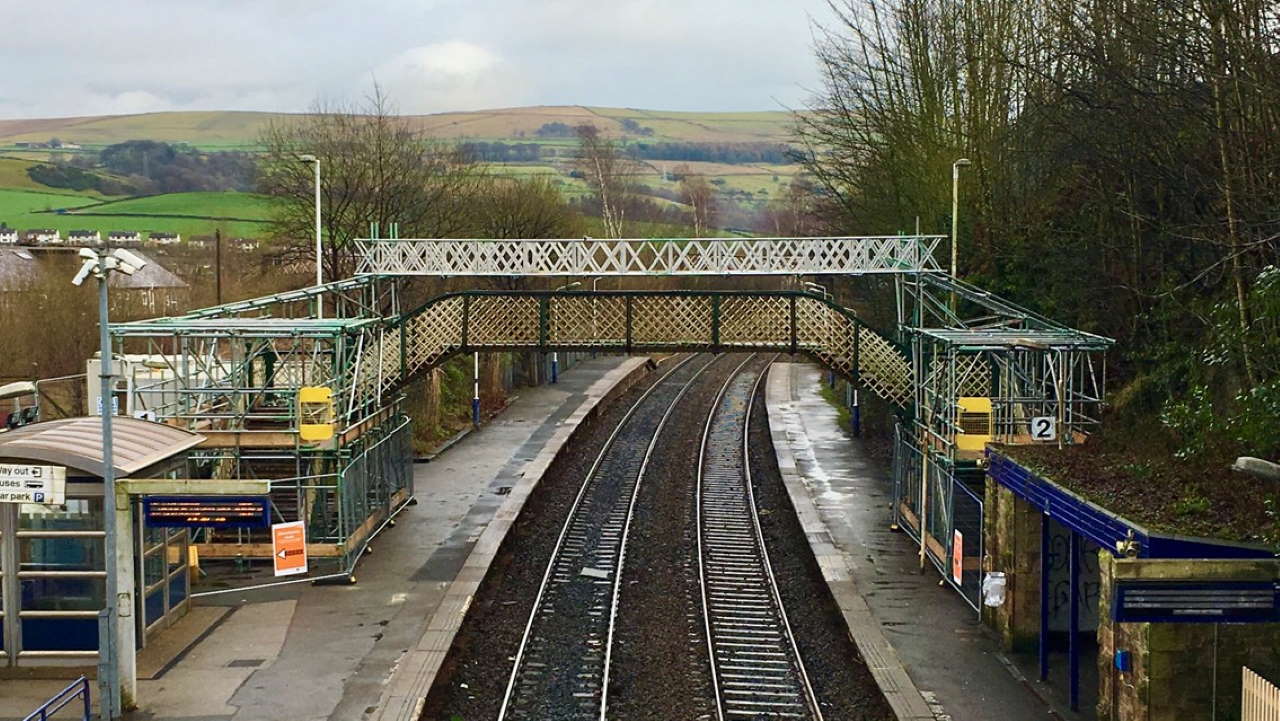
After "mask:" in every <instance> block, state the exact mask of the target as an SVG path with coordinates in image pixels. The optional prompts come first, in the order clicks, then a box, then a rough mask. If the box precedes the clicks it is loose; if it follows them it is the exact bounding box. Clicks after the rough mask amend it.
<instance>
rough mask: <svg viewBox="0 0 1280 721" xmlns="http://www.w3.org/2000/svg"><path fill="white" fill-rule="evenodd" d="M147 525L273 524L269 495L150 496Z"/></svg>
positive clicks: (145, 506) (146, 504) (145, 508)
mask: <svg viewBox="0 0 1280 721" xmlns="http://www.w3.org/2000/svg"><path fill="white" fill-rule="evenodd" d="M142 506H143V512H144V513H145V514H146V519H147V525H148V526H153V527H158V528H176V527H186V526H198V527H202V528H265V527H267V526H269V525H271V500H270V499H269V498H267V497H266V496H147V497H146V498H144V499H143V501H142Z"/></svg>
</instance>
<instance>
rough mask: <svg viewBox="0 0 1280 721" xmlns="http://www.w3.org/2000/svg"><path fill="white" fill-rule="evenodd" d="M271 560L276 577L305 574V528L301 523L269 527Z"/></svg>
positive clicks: (278, 524) (279, 524) (294, 522)
mask: <svg viewBox="0 0 1280 721" xmlns="http://www.w3.org/2000/svg"><path fill="white" fill-rule="evenodd" d="M271 560H272V561H273V562H274V563H275V568H276V575H277V576H293V575H295V574H299V573H306V572H307V526H306V524H305V523H303V522H302V521H292V522H290V523H277V524H275V525H273V526H271Z"/></svg>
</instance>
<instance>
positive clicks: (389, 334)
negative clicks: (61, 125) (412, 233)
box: [110, 236, 1111, 549]
mask: <svg viewBox="0 0 1280 721" xmlns="http://www.w3.org/2000/svg"><path fill="white" fill-rule="evenodd" d="M944 241H945V237H944V236H875V237H824V238H734V239H644V240H600V239H593V238H581V239H557V240H493V239H466V240H450V239H399V238H391V239H383V238H370V239H365V240H361V241H358V242H357V244H356V245H357V248H358V249H359V252H360V261H359V271H360V272H359V273H358V274H357V275H356V276H355V277H353V278H349V279H345V280H341V281H338V282H333V283H328V284H325V285H320V286H314V287H309V288H303V289H299V290H296V291H290V292H287V293H280V294H275V295H271V296H266V297H262V298H256V299H251V300H247V301H241V302H236V303H228V304H224V305H220V306H215V307H212V308H205V309H201V310H197V311H192V312H190V313H185V314H183V315H179V316H173V317H166V318H155V319H149V320H142V321H136V322H129V323H116V324H112V325H111V327H110V331H111V334H112V336H113V338H114V339H115V342H116V344H117V351H119V352H121V353H129V354H141V355H142V356H143V357H145V358H147V359H148V360H147V367H148V368H150V369H153V370H154V372H153V373H152V374H151V375H149V376H148V377H149V378H153V379H154V380H151V381H149V382H137V383H131V384H130V388H129V392H130V393H132V394H133V395H134V396H135V398H136V400H137V403H135V404H134V406H135V407H142V408H145V409H146V410H147V411H148V413H149V414H152V415H153V417H155V418H157V419H159V420H161V421H164V422H167V423H171V424H175V425H180V426H183V427H187V428H191V429H194V430H198V431H200V432H201V433H202V434H203V435H205V436H206V438H208V440H207V441H206V443H205V448H204V449H203V453H204V456H203V458H202V459H201V460H202V461H203V462H204V463H206V464H207V465H208V466H209V468H210V472H212V473H214V474H215V475H216V476H218V477H241V476H248V477H270V478H276V477H288V478H290V479H292V480H293V483H294V486H293V489H294V491H295V492H294V494H293V495H294V500H293V501H291V504H292V505H290V509H291V510H290V513H296V514H297V515H299V516H304V515H305V516H307V517H309V518H311V519H313V520H314V521H315V525H316V530H315V531H313V533H312V537H315V536H317V535H319V536H320V537H324V538H328V539H330V540H331V541H332V542H333V543H335V544H336V547H338V548H341V549H347V548H351V547H353V546H352V544H351V543H350V540H351V539H352V538H355V537H357V536H358V535H359V533H361V532H362V529H361V528H360V527H359V526H360V523H359V522H358V521H356V520H352V519H360V518H365V517H366V516H367V515H368V514H367V513H366V508H365V505H367V504H377V503H387V502H388V501H387V499H386V498H382V497H381V496H380V495H379V494H377V493H372V492H368V490H367V489H368V487H369V484H371V483H374V482H375V481H378V482H380V481H379V479H382V478H385V477H389V476H394V477H397V478H400V477H403V476H405V475H406V473H405V471H404V470H403V469H393V468H391V466H389V465H387V464H394V463H400V462H401V459H399V457H400V456H403V455H404V454H405V453H407V451H406V450H405V449H407V448H408V445H409V444H408V440H407V434H408V430H407V426H408V424H407V420H406V414H405V412H404V405H403V400H402V398H403V393H402V391H403V390H404V389H405V388H406V386H407V385H408V384H409V383H410V382H411V381H413V380H414V379H415V378H418V377H421V376H423V375H424V374H426V373H429V372H430V371H431V369H433V368H436V367H438V366H440V365H441V364H443V363H445V362H447V361H448V359H449V358H450V357H452V356H455V355H457V354H460V353H471V352H494V351H534V352H539V351H557V350H559V351H566V350H600V351H608V352H627V353H630V352H636V353H641V352H657V351H711V352H726V351H770V352H782V353H795V354H803V355H805V356H808V357H810V358H812V359H814V360H815V361H817V362H819V363H821V364H823V365H825V366H826V367H828V368H830V369H831V370H832V371H834V372H835V373H837V374H839V375H841V376H843V377H845V378H847V379H848V380H849V381H851V382H852V383H854V384H855V385H856V386H858V387H861V388H864V389H866V390H868V391H870V392H873V393H875V394H876V395H878V396H880V397H881V398H883V399H884V400H885V401H887V402H888V403H889V404H890V405H891V406H892V407H893V408H895V409H897V411H898V414H899V419H900V422H901V423H902V424H903V427H905V428H907V429H908V430H909V434H908V435H909V436H910V438H911V439H912V440H911V443H912V446H913V448H914V449H915V451H916V452H917V453H918V454H923V455H924V456H925V458H926V461H925V462H924V463H923V464H917V465H916V466H910V468H913V469H916V470H913V471H911V472H912V473H917V474H918V476H919V477H920V478H924V479H926V481H927V480H928V479H929V478H931V477H932V475H931V474H934V473H935V469H939V468H941V469H943V471H942V473H943V475H942V477H940V480H938V481H937V482H938V483H944V482H945V481H946V480H947V479H950V478H951V477H952V473H953V469H954V468H955V462H956V460H957V459H958V458H960V457H961V456H963V455H964V454H965V453H967V452H971V450H970V449H971V448H972V447H973V445H974V443H975V442H976V443H977V447H978V448H981V444H982V442H984V441H985V440H996V441H1003V442H1019V441H1020V440H1025V439H1026V438H1027V436H1028V434H1029V430H1028V428H1029V426H1028V422H1029V421H1030V419H1032V418H1037V417H1052V418H1054V419H1056V421H1057V424H1056V427H1057V431H1058V437H1059V439H1060V442H1067V443H1070V442H1076V441H1078V440H1080V439H1082V438H1083V437H1084V435H1085V434H1087V433H1088V432H1089V430H1090V429H1091V428H1092V427H1093V426H1094V425H1096V423H1097V407H1098V404H1099V403H1100V401H1101V398H1102V394H1103V390H1104V373H1103V366H1102V359H1101V356H1102V352H1103V351H1105V350H1106V349H1107V348H1108V347H1109V346H1110V344H1111V341H1110V340H1108V339H1106V338H1102V337H1099V336H1096V335H1093V334H1090V333H1087V332H1084V331H1080V330H1076V329H1072V328H1069V327H1066V326H1064V325H1062V324H1060V323H1057V322H1055V321H1053V320H1051V319H1049V318H1045V317H1044V316H1041V315H1039V314H1036V313H1034V312H1032V311H1030V310H1027V309H1025V308H1022V307H1020V306H1018V305H1016V304H1014V303H1012V302H1009V301H1007V300H1004V299H1002V298H999V297H997V296H995V295H993V294H991V293H988V292H986V291H983V290H982V289H980V288H976V287H974V286H972V285H968V284H966V283H963V282H961V281H958V280H956V279H954V278H951V277H950V276H949V275H947V274H946V273H945V272H944V271H942V270H941V267H940V266H939V264H938V262H937V260H936V258H935V253H936V252H937V251H938V249H939V247H940V246H941V245H942V244H943V243H944ZM421 276H434V277H441V278H443V277H448V278H453V279H455V281H454V283H455V285H456V283H457V280H456V279H467V278H474V279H475V281H476V283H477V284H480V283H482V282H483V283H490V282H491V281H490V280H486V279H493V278H512V277H590V276H595V277H599V276H614V277H654V276H681V277H688V276H719V277H734V276H829V277H830V276H836V277H841V278H845V279H856V278H858V277H864V276H877V277H881V278H885V279H889V280H891V281H892V284H893V290H894V298H895V301H894V303H895V306H896V324H895V327H892V328H873V327H871V326H870V325H868V324H867V323H866V322H864V321H863V319H862V318H860V317H859V315H858V314H857V313H856V312H855V311H854V310H853V309H850V308H847V307H843V306H841V305H839V304H838V303H836V302H834V301H833V300H832V299H831V298H830V297H828V296H826V295H819V294H814V293H810V292H804V291H796V290H768V291H747V290H706V291H703V290H697V291H694V290H671V291H659V290H627V291H601V292H594V291H592V292H587V291H577V290H561V291H482V290H465V291H459V292H452V293H445V294H442V295H438V296H436V297H432V298H428V299H426V300H425V301H424V302H417V303H416V304H412V305H411V304H410V303H408V302H407V299H409V298H412V297H414V294H415V292H416V293H417V294H418V296H417V297H419V298H420V297H421V290H420V289H419V288H417V287H416V286H415V278H416V277H421ZM317 387H319V388H323V389H327V390H326V391H325V392H326V394H331V397H332V404H333V419H332V420H333V425H334V426H335V428H336V432H335V433H334V434H333V435H332V437H331V438H328V439H325V440H323V441H312V442H309V441H304V440H302V439H301V438H300V435H299V430H300V427H301V426H302V425H304V424H303V420H304V418H303V414H302V412H301V408H300V402H299V399H298V391H299V389H301V388H311V389H314V388H317ZM975 398H976V399H979V400H980V401H981V403H980V404H979V405H978V406H977V409H978V413H977V414H976V415H975V412H974V406H972V405H971V404H970V405H966V403H968V401H966V400H965V399H975ZM966 444H967V445H966ZM388 449H396V450H395V451H394V452H392V451H390V450H388ZM930 459H933V460H936V461H938V462H937V463H934V462H933V460H930ZM907 460H910V459H907ZM920 466H923V467H922V468H921V467H920ZM902 467H903V468H907V467H908V465H907V464H904V465H903V466H902ZM929 482H932V481H929ZM273 483H274V481H273ZM922 485H923V482H922ZM273 487H274V486H273ZM348 488H354V489H356V490H352V491H348V490H347V489H348ZM409 490H411V489H409ZM403 491H404V488H403V484H401V488H400V491H399V492H400V493H401V496H402V495H403ZM927 493H928V489H922V493H921V495H927ZM382 495H386V494H382ZM401 496H396V497H401ZM920 503H921V504H923V502H922V501H921V502H920ZM931 510H932V509H931ZM284 515H288V514H284ZM942 520H943V521H945V522H949V519H947V518H943V519H942ZM926 521H928V519H926Z"/></svg>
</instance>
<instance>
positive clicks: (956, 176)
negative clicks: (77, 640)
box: [951, 158, 973, 313]
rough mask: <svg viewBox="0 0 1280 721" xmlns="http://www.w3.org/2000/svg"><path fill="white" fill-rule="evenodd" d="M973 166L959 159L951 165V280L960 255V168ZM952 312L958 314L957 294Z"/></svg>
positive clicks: (966, 159)
mask: <svg viewBox="0 0 1280 721" xmlns="http://www.w3.org/2000/svg"><path fill="white" fill-rule="evenodd" d="M970 165H973V161H972V160H969V159H968V158H959V159H957V160H956V162H954V163H952V164H951V279H952V280H955V279H956V278H957V276H956V260H957V259H958V258H959V254H958V253H957V252H956V251H957V248H956V239H957V238H958V237H959V235H960V168H964V167H968V166H970ZM951 312H952V313H955V312H956V294H955V293H954V292H952V294H951Z"/></svg>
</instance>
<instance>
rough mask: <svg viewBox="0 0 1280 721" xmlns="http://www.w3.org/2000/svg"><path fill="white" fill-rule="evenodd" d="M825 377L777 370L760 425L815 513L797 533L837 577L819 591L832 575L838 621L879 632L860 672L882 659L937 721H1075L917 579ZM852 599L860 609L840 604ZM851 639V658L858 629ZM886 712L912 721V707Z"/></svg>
mask: <svg viewBox="0 0 1280 721" xmlns="http://www.w3.org/2000/svg"><path fill="white" fill-rule="evenodd" d="M824 376H825V372H824V371H821V370H820V369H819V368H818V367H817V366H814V365H808V364H799V363H782V364H776V365H775V366H774V367H773V369H772V370H771V373H770V383H769V386H768V391H769V396H768V405H769V418H770V426H771V427H773V430H774V444H775V447H776V450H777V452H778V456H779V466H780V468H781V470H782V472H783V475H784V478H785V476H786V475H787V473H788V470H787V468H785V467H783V466H784V462H785V463H787V464H790V465H791V466H792V467H793V471H792V472H793V473H795V474H797V475H798V476H799V478H800V479H801V482H802V484H803V487H804V489H805V490H806V491H807V495H808V499H807V500H809V501H810V502H811V505H810V506H809V508H812V509H816V515H817V519H816V520H817V521H819V522H820V523H819V525H817V526H815V527H812V528H811V526H810V524H808V523H806V526H805V527H806V531H807V532H808V534H809V537H810V541H811V543H812V544H813V546H814V548H815V553H817V554H818V556H819V560H820V561H821V562H822V565H823V568H824V572H827V571H828V570H829V568H831V567H834V568H835V569H836V570H835V572H834V573H833V574H829V576H828V580H829V582H830V580H831V576H832V575H834V576H835V577H836V578H837V579H838V580H839V581H840V582H842V583H843V584H844V587H843V588H838V587H839V586H840V585H841V584H832V586H833V591H836V596H837V602H838V603H840V605H841V608H842V610H844V611H845V614H846V618H850V610H851V609H852V610H853V611H854V614H853V615H854V616H856V615H857V614H858V613H859V612H860V613H863V614H865V613H866V612H868V611H869V614H870V615H869V618H868V619H866V620H867V621H868V622H873V623H875V624H878V626H879V631H880V633H881V637H882V638H883V639H884V640H886V641H887V643H888V646H890V647H891V648H890V649H889V651H885V650H884V649H879V651H878V653H877V654H876V657H874V658H873V657H872V656H868V654H867V653H866V652H865V651H864V656H868V658H867V661H868V663H869V664H875V663H879V662H881V659H880V658H879V656H882V655H884V654H885V653H890V652H891V653H890V656H889V658H888V665H890V666H891V665H892V664H893V663H895V662H896V663H900V664H901V666H902V667H903V668H905V670H906V674H907V675H908V676H909V677H910V678H909V680H910V683H911V684H912V685H913V686H914V687H915V688H916V689H918V693H919V695H920V696H922V697H923V699H924V700H925V701H926V702H927V704H928V705H929V707H930V711H931V713H932V715H933V717H934V718H937V719H939V720H940V721H941V720H943V719H950V721H1033V720H1035V719H1053V718H1060V719H1077V718H1079V717H1077V716H1075V715H1074V714H1070V713H1069V712H1065V711H1063V710H1062V709H1060V708H1053V707H1051V706H1050V705H1048V704H1047V703H1046V701H1044V700H1043V699H1044V698H1048V696H1047V693H1046V692H1047V689H1043V688H1036V686H1037V685H1038V684H1036V683H1032V682H1029V681H1027V680H1025V678H1024V677H1023V676H1022V674H1021V673H1019V672H1018V671H1017V669H1016V668H1015V667H1014V665H1013V664H1012V663H1010V661H1009V660H1008V659H1007V658H1006V657H1005V656H1004V655H1003V654H1002V653H1001V652H1000V649H999V647H998V645H997V642H996V639H995V637H994V635H993V634H990V633H988V632H987V631H986V629H985V628H984V627H983V626H982V625H981V624H979V623H978V619H977V614H976V613H975V612H974V611H973V609H972V608H970V607H969V606H968V605H967V604H966V603H965V602H964V601H963V600H962V599H961V598H960V597H959V596H957V595H956V594H955V592H954V591H952V590H951V589H950V587H946V586H939V584H938V581H939V577H938V574H937V572H936V571H935V569H934V568H933V566H932V565H928V566H927V568H926V569H925V571H924V572H923V573H922V572H921V571H920V563H919V556H918V546H916V545H915V544H914V543H913V542H912V541H911V539H910V538H908V537H907V536H906V535H904V534H902V533H899V532H895V531H892V530H890V528H889V525H890V523H891V516H890V496H891V491H892V480H891V477H890V475H889V471H888V469H884V468H880V467H878V466H877V465H876V464H874V463H873V462H871V461H870V460H869V459H868V458H867V456H866V453H865V452H864V450H863V447H862V444H861V441H860V440H859V439H857V438H853V437H852V436H851V434H850V433H849V431H848V429H846V428H843V427H841V426H840V424H839V422H838V417H837V414H836V409H835V408H833V407H832V406H831V405H830V404H829V403H827V402H826V400H825V399H823V398H822V396H821V395H819V387H820V385H821V383H822V382H823V377H824ZM796 506H797V511H799V512H800V513H801V519H802V522H803V521H806V520H809V521H813V520H815V519H806V518H805V515H806V514H805V510H804V508H803V504H802V503H797V504H796ZM831 554H835V555H834V556H832V555H831ZM824 556H827V557H826V558H824ZM843 574H847V575H848V578H847V579H845V578H843ZM851 589H856V594H857V595H858V596H860V599H861V603H858V602H857V600H856V599H849V598H844V599H843V600H842V598H841V596H842V594H843V595H845V596H847V595H848V594H849V593H850V592H851ZM859 606H864V607H865V609H866V610H864V611H860V609H859V608H858V607H859ZM851 630H852V631H853V633H854V636H855V640H858V641H859V646H860V648H861V647H862V641H861V640H860V639H857V638H856V637H857V635H858V629H851ZM872 640H873V641H874V639H872ZM878 680H879V679H878ZM907 696H908V697H909V694H908V695H907ZM908 700H909V699H908ZM904 703H905V702H904ZM904 709H905V711H904ZM895 710H896V711H898V712H899V713H900V714H903V716H904V718H917V716H916V715H915V714H916V713H918V710H919V706H918V705H916V704H910V705H907V706H903V707H901V708H899V707H895Z"/></svg>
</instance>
